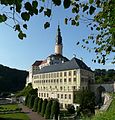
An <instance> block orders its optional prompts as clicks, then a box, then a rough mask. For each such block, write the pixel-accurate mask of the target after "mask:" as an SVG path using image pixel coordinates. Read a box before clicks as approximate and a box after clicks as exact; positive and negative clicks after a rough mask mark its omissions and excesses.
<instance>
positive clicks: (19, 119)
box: [0, 104, 29, 120]
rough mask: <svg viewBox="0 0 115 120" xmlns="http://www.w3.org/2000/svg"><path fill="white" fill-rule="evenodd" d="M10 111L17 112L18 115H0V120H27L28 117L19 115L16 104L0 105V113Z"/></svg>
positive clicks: (22, 114)
mask: <svg viewBox="0 0 115 120" xmlns="http://www.w3.org/2000/svg"><path fill="white" fill-rule="evenodd" d="M11 111H17V112H18V113H7V114H6V113H4V114H3V113H0V120H29V117H28V116H27V115H26V114H24V113H20V110H19V107H18V105H17V104H8V105H0V112H11Z"/></svg>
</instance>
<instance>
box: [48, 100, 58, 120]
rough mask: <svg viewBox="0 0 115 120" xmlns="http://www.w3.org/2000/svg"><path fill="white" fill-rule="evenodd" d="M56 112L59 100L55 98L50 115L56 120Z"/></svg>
mask: <svg viewBox="0 0 115 120" xmlns="http://www.w3.org/2000/svg"><path fill="white" fill-rule="evenodd" d="M58 114H59V102H58V101H57V100H54V101H53V103H52V106H51V116H50V118H51V119H52V118H53V117H55V119H56V120H58Z"/></svg>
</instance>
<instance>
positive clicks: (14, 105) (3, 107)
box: [0, 104, 18, 111]
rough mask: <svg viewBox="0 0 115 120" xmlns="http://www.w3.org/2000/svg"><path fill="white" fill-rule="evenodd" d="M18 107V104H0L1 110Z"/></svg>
mask: <svg viewBox="0 0 115 120" xmlns="http://www.w3.org/2000/svg"><path fill="white" fill-rule="evenodd" d="M17 108H18V105H17V104H8V105H0V111H10V110H16V109H17Z"/></svg>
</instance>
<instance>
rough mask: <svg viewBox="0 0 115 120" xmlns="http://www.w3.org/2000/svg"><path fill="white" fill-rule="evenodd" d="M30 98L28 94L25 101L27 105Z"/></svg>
mask: <svg viewBox="0 0 115 120" xmlns="http://www.w3.org/2000/svg"><path fill="white" fill-rule="evenodd" d="M28 99H29V95H27V96H26V99H25V103H24V104H25V106H27V104H28Z"/></svg>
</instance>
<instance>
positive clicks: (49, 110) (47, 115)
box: [45, 99, 52, 119]
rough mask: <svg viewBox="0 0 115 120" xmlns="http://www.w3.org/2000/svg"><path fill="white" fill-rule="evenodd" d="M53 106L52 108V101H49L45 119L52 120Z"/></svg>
mask: <svg viewBox="0 0 115 120" xmlns="http://www.w3.org/2000/svg"><path fill="white" fill-rule="evenodd" d="M51 106H52V99H51V100H49V101H48V104H47V106H46V110H45V118H46V119H50V115H51Z"/></svg>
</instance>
